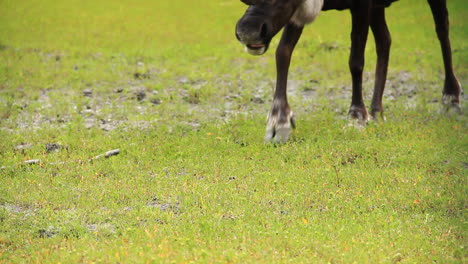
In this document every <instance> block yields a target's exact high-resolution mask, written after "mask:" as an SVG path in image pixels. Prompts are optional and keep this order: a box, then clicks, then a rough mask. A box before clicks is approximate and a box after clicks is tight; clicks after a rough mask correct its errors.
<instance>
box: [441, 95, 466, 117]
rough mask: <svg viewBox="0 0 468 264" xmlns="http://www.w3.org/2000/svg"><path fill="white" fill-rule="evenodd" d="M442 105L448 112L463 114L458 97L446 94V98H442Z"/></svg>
mask: <svg viewBox="0 0 468 264" xmlns="http://www.w3.org/2000/svg"><path fill="white" fill-rule="evenodd" d="M442 103H443V105H444V109H445V111H446V112H449V113H456V114H461V113H462V110H461V107H460V103H459V100H458V96H455V95H451V94H445V95H444V97H443V98H442Z"/></svg>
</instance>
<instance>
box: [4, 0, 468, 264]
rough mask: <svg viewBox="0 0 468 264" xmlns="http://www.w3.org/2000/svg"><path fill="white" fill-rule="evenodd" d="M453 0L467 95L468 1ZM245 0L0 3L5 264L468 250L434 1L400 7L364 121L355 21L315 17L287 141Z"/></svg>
mask: <svg viewBox="0 0 468 264" xmlns="http://www.w3.org/2000/svg"><path fill="white" fill-rule="evenodd" d="M448 2H449V3H448V4H449V11H450V19H451V40H452V47H453V56H454V68H455V72H456V74H457V76H458V78H459V80H460V82H461V84H462V86H463V87H467V85H468V30H467V29H468V22H467V21H466V17H467V16H468V6H467V5H466V3H465V0H450V1H448ZM244 10H245V6H244V5H242V4H241V3H240V1H231V0H217V1H204V2H203V3H201V2H200V1H190V0H179V1H167V0H157V1H149V0H136V1H130V0H121V1H110V0H102V1H90V0H82V1H77V0H64V1H58V0H42V1H38V0H30V1H23V0H15V1H13V0H2V1H0V139H1V140H0V167H1V169H0V263H96V262H98V263H117V262H120V263H398V262H403V263H431V262H437V263H466V262H467V260H468V252H467V249H466V247H467V238H466V236H467V231H466V230H467V225H466V215H467V213H466V208H467V202H466V201H467V200H466V197H467V196H466V194H467V185H466V179H467V170H468V158H467V157H468V133H467V132H468V130H467V128H468V118H467V115H466V113H467V111H468V109H467V108H466V106H463V110H464V114H461V115H453V114H447V113H446V112H445V111H444V110H443V108H442V107H441V97H442V95H441V91H442V86H443V67H442V59H441V54H440V48H439V44H438V41H437V38H436V35H435V32H434V30H433V28H434V26H433V22H432V16H431V14H430V10H429V7H428V6H427V5H426V1H423V0H411V1H409V0H406V1H404V0H401V1H398V2H397V3H395V4H394V5H393V6H392V7H391V8H390V9H389V10H388V13H387V15H388V22H389V27H390V30H391V32H392V39H393V44H392V53H391V59H390V60H391V61H390V70H389V77H388V79H389V80H388V83H387V88H386V91H385V96H384V97H385V99H384V106H385V108H386V116H387V122H385V123H379V124H376V123H371V124H369V125H368V126H367V127H366V128H365V129H355V128H353V127H349V126H348V120H347V119H346V113H347V110H348V107H349V103H350V96H351V86H350V83H351V81H350V74H349V72H348V66H347V57H348V52H349V46H350V42H349V33H350V15H349V13H348V12H337V11H329V12H324V13H322V14H321V15H320V17H319V18H318V19H317V21H316V22H315V23H314V24H313V25H311V26H309V27H307V28H306V29H305V32H304V35H303V37H302V39H301V41H300V42H299V44H298V47H297V49H296V51H295V55H294V57H293V63H292V67H291V70H290V84H289V95H290V103H291V105H292V108H293V110H294V111H295V113H296V116H297V124H298V128H297V129H296V130H295V131H294V133H293V135H292V140H291V141H290V142H288V143H287V144H284V145H272V144H265V143H264V142H263V136H264V129H265V127H264V126H265V118H266V114H267V112H268V110H269V105H270V101H271V97H272V89H273V87H274V82H275V72H274V69H275V65H274V50H273V49H274V48H275V47H276V44H277V43H278V38H276V39H275V40H274V41H273V43H272V47H271V48H272V50H270V51H269V52H268V53H267V54H266V55H264V56H262V57H251V56H249V55H248V54H246V53H245V52H243V47H242V46H241V45H240V44H239V43H238V42H237V41H236V39H235V36H234V25H235V23H236V21H237V19H238V18H240V16H241V15H242V14H243V12H244ZM374 54H375V48H374V44H373V41H372V38H370V41H369V43H368V47H367V53H366V62H367V64H366V69H365V78H364V79H365V83H364V87H365V96H366V98H367V99H366V102H368V103H369V102H370V101H369V98H370V95H371V94H370V93H371V90H372V85H373V70H374V62H375V55H374ZM464 101H465V102H466V96H465V97H464ZM114 149H119V150H120V153H119V154H118V155H114V156H111V157H109V158H97V159H96V158H95V157H96V156H98V155H100V154H103V153H105V152H106V151H109V150H114ZM33 159H39V161H38V162H35V163H34V164H26V163H24V161H28V160H33Z"/></svg>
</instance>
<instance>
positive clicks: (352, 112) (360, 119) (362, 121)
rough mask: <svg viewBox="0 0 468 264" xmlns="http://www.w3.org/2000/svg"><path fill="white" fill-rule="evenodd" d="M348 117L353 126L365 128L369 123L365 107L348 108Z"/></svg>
mask: <svg viewBox="0 0 468 264" xmlns="http://www.w3.org/2000/svg"><path fill="white" fill-rule="evenodd" d="M348 116H349V118H350V121H351V123H352V125H353V126H365V125H366V124H367V122H369V114H368V113H367V110H366V107H365V106H354V105H352V106H351V107H350V108H349V112H348Z"/></svg>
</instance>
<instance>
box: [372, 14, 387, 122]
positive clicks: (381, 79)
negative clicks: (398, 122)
mask: <svg viewBox="0 0 468 264" xmlns="http://www.w3.org/2000/svg"><path fill="white" fill-rule="evenodd" d="M370 26H371V29H372V33H373V34H374V39H375V47H376V51H377V66H376V69H375V84H374V95H373V96H372V104H371V116H372V119H374V120H378V116H379V114H380V116H381V118H382V120H385V117H384V114H383V105H382V96H383V92H384V89H385V82H386V80H387V69H388V59H389V55H390V45H391V41H392V40H391V37H390V32H389V31H388V27H387V23H386V21H385V8H383V7H382V8H375V9H373V10H372V14H371V19H370Z"/></svg>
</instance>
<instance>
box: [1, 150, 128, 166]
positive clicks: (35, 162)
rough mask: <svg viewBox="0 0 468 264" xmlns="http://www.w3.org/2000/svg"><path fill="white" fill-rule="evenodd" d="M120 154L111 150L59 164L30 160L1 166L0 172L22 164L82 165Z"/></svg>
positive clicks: (118, 151)
mask: <svg viewBox="0 0 468 264" xmlns="http://www.w3.org/2000/svg"><path fill="white" fill-rule="evenodd" d="M119 153H120V149H113V150H109V151H107V152H106V153H103V154H100V155H97V156H95V157H93V158H90V159H87V160H72V161H68V162H66V161H61V162H47V163H43V162H42V161H41V160H40V159H30V160H25V161H23V162H21V163H18V164H16V165H11V166H2V167H0V170H3V169H6V168H10V167H14V166H18V165H22V164H29V165H33V164H45V165H62V164H65V163H74V162H79V163H82V162H84V161H88V162H90V161H93V160H97V159H100V158H102V157H104V158H106V159H107V158H109V157H111V156H115V155H118V154H119Z"/></svg>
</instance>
